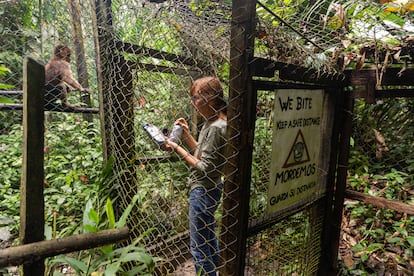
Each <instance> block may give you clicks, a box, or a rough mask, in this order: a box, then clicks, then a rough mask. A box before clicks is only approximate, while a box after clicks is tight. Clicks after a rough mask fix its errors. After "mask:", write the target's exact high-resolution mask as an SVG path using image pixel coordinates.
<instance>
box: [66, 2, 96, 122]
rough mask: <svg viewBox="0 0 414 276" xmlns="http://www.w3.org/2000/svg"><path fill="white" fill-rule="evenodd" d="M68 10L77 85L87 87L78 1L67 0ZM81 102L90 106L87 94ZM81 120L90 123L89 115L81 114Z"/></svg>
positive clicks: (83, 95)
mask: <svg viewBox="0 0 414 276" xmlns="http://www.w3.org/2000/svg"><path fill="white" fill-rule="evenodd" d="M68 4H69V10H70V22H71V26H72V36H73V41H74V44H75V53H76V69H77V72H78V79H79V83H80V84H81V85H82V86H83V87H89V82H88V71H87V67H86V58H85V47H84V42H83V32H82V22H81V12H80V4H79V0H68ZM81 102H82V103H84V104H86V106H88V107H90V106H91V98H90V95H89V94H85V93H84V94H82V95H81ZM83 119H84V120H86V121H88V122H91V121H92V115H91V114H83Z"/></svg>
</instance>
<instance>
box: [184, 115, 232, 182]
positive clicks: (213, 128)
mask: <svg viewBox="0 0 414 276" xmlns="http://www.w3.org/2000/svg"><path fill="white" fill-rule="evenodd" d="M226 128H227V121H225V120H222V119H217V120H215V121H213V122H205V123H204V125H203V127H202V129H201V131H200V134H199V138H198V142H197V147H196V150H195V152H194V156H195V157H196V158H198V159H199V160H200V161H199V162H198V163H197V164H196V166H195V167H194V168H191V171H190V176H189V184H190V190H192V189H194V188H196V187H200V186H201V187H205V188H207V189H209V188H213V187H216V186H217V185H218V184H220V183H221V181H222V180H221V176H222V169H223V166H224V163H225V161H226V160H225V158H224V148H225V145H226Z"/></svg>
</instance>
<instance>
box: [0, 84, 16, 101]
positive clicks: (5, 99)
mask: <svg viewBox="0 0 414 276" xmlns="http://www.w3.org/2000/svg"><path fill="white" fill-rule="evenodd" d="M0 89H4V88H2V87H1V86H0ZM0 103H14V102H13V101H12V100H11V99H9V98H7V97H3V96H0Z"/></svg>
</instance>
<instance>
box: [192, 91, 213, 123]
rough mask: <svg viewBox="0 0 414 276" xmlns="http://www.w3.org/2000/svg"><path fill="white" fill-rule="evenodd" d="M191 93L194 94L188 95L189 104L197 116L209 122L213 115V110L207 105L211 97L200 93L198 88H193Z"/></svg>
mask: <svg viewBox="0 0 414 276" xmlns="http://www.w3.org/2000/svg"><path fill="white" fill-rule="evenodd" d="M193 91H194V92H193V93H192V94H191V95H190V104H191V105H192V106H193V107H194V109H195V110H196V112H197V113H198V114H200V115H201V116H203V117H204V119H206V120H209V119H210V118H212V116H214V114H215V112H214V110H213V108H212V107H211V106H210V104H209V101H210V98H211V97H209V96H208V95H206V94H205V93H203V92H201V90H200V87H195V89H193Z"/></svg>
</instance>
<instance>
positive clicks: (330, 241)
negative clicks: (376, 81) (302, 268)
mask: <svg viewBox="0 0 414 276" xmlns="http://www.w3.org/2000/svg"><path fill="white" fill-rule="evenodd" d="M343 93H345V92H343ZM344 98H345V104H344V107H343V109H341V110H342V112H343V115H342V124H341V132H340V142H339V155H338V167H337V174H336V185H335V190H334V195H333V198H334V200H333V209H332V211H331V209H329V212H331V217H330V218H329V219H328V220H327V223H328V225H327V226H326V227H325V229H324V231H325V245H324V247H326V248H325V250H327V251H326V253H325V254H324V255H325V257H326V258H325V259H324V260H322V264H323V265H324V266H325V268H323V270H322V271H321V272H320V274H319V275H336V273H337V263H338V250H339V238H340V234H341V224H342V212H343V206H344V200H345V191H346V181H347V173H348V164H349V163H348V160H349V144H350V139H351V132H352V119H353V112H354V99H353V98H352V97H351V96H350V95H348V94H346V96H345V97H344ZM326 241H327V242H326Z"/></svg>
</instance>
